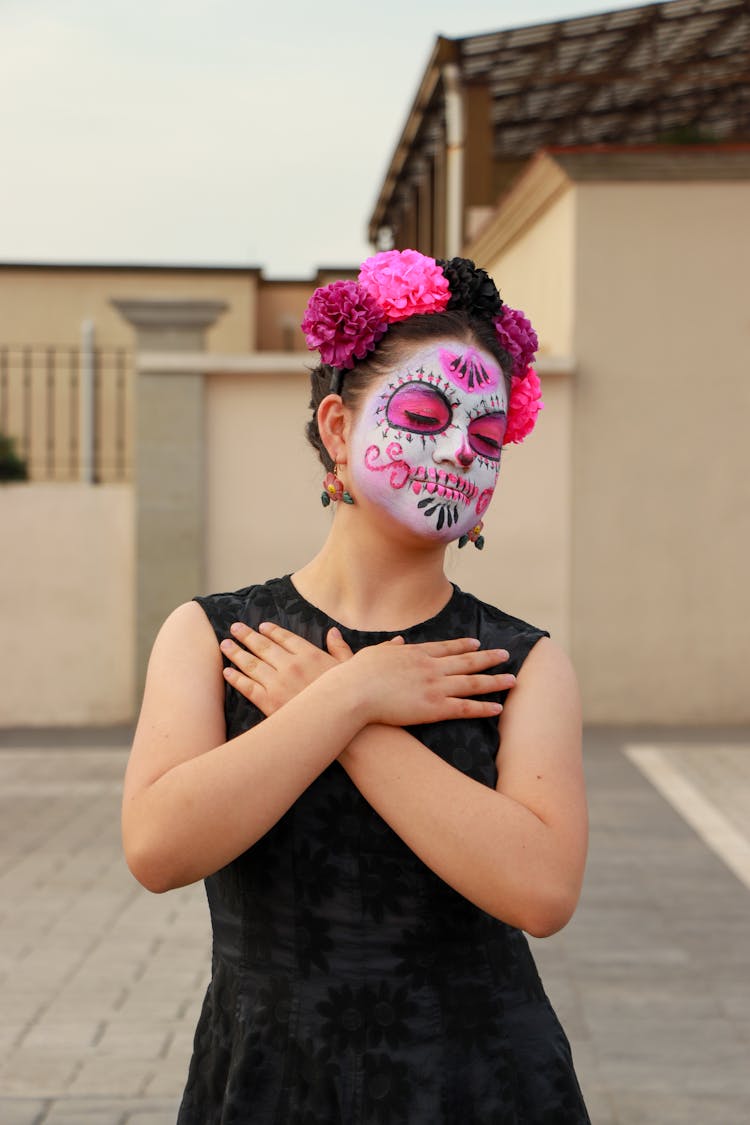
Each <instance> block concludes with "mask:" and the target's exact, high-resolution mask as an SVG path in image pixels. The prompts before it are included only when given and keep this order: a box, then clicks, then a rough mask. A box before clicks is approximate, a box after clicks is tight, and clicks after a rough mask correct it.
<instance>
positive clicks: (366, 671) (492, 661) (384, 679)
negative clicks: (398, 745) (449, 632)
mask: <svg viewBox="0 0 750 1125" xmlns="http://www.w3.org/2000/svg"><path fill="white" fill-rule="evenodd" d="M399 639H401V638H399ZM478 649H479V641H478V640H476V639H475V638H473V637H459V638H456V639H455V640H450V641H428V642H426V643H423V644H415V645H407V644H403V643H402V644H394V643H393V642H392V641H388V642H386V643H385V644H380V645H373V646H372V647H370V648H364V649H362V650H361V651H360V652H358V653H357V654H356V656H353V657H352V658H351V660H350V661H349V662H348V663H347V665H346V668H345V669H342V671H341V673H338V672H337V673H336V675H339V674H340V675H341V676H342V677H345V679H346V681H347V698H350V699H351V700H352V703H353V705H355V706H359V707H361V709H362V712H363V714H364V719H365V725H367V724H369V723H386V724H388V725H389V726H397V727H403V726H414V725H417V724H419V723H436V722H441V721H442V720H445V719H475V718H487V717H489V716H492V715H499V713H500V712H501V711H502V706H501V704H499V703H494V702H491V701H489V700H476V699H471V698H469V697H470V696H474V695H485V694H487V693H489V692H500V691H507V690H508V689H509V688H511V687H513V685H514V684H515V682H516V678H515V676H513V675H511V674H509V673H496V674H494V675H489V674H487V671H486V670H487V669H488V668H493V667H496V666H497V665H498V664H504V663H505V661H506V660H507V659H508V653H507V652H506V651H505V650H504V649H486V650H483V651H478Z"/></svg>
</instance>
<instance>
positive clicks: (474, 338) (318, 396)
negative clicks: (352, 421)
mask: <svg viewBox="0 0 750 1125" xmlns="http://www.w3.org/2000/svg"><path fill="white" fill-rule="evenodd" d="M439 339H453V340H463V341H465V342H466V343H467V344H476V345H478V346H479V347H480V348H482V349H483V350H484V351H486V352H489V354H490V355H491V356H494V358H495V359H496V360H497V362H498V363H499V364H500V367H501V368H502V371H503V374H504V376H505V382H506V385H507V388H508V393H510V373H511V371H512V370H513V359H512V357H511V356H510V355H509V354H508V352H506V351H505V349H504V348H502V347H501V346H500V343H499V341H498V338H497V333H496V332H495V328H494V325H493V324H492V322H491V321H490V320H488V319H486V318H485V317H477V316H472V315H471V314H470V313H468V312H466V311H465V310H464V309H451V310H450V311H447V312H441V313H430V314H429V315H426V316H419V315H418V316H412V317H409V319H408V320H400V321H398V322H397V323H396V324H392V325H390V327H389V328H388V331H387V332H386V334H385V336H384V337H383V338H382V340H381V341H380V343H379V344H378V345H377V347H376V348H375V350H374V351H373V352H371V353H370V355H368V356H366V358H365V359H362V360H360V361H359V362H358V363H357V364H356V365H355V366H354V367H353V368H352V370H351V371H347V372H345V373H344V377H343V380H342V383H341V392H340V393H341V398H342V400H343V402H344V404H345V405H346V406H348V407H350V408H352V409H355V408H356V405H357V402H358V400H359V399H360V398H361V397H362V394H363V393H364V392H365V391H366V390H367V388H368V387H369V386H370V385H371V384H372V383H373V382H374V381H375V380H376V379H379V378H381V377H382V376H383V375H386V374H387V373H388V372H389V371H391V370H392V369H393V368H394V367H395V366H396V365H397V364H398V363H399V362H402V361H403V359H404V355H405V353H406V352H407V351H408V350H413V346H414V345H417V344H422V343H424V342H425V341H427V340H439ZM333 373H334V368H333V367H331V366H330V365H329V364H327V363H319V364H318V366H317V367H314V368H313V369H312V371H311V372H310V408H311V410H312V417H311V419H310V421H309V422H308V423H307V426H306V427H305V434H306V435H307V440H308V441H309V442H310V444H311V445H312V447H313V448H314V449H316V450H317V452H318V457H319V458H320V460H321V462H322V464H323V467H324V468H325V469H326V470H327V471H328V472H330V471H331V470H332V469H333V460H332V459H331V457H330V455H329V453H328V450H327V449H326V447H325V446H324V445H323V440H322V438H321V436H320V430H319V429H318V407H319V406H320V404H321V402H322V401H323V399H324V398H325V397H326V395H328V394H330V392H331V377H332V375H333Z"/></svg>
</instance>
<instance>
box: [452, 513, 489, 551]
mask: <svg viewBox="0 0 750 1125" xmlns="http://www.w3.org/2000/svg"><path fill="white" fill-rule="evenodd" d="M483 527H484V524H483V523H482V521H481V520H480V521H479V523H478V524H477V525H476V526H475V527H472V529H471V531H467V532H466V535H462V536H461V538H460V539H459V541H458V545H459V547H465V546H466V544H467V543H473V544H474V546H475V547H476V549H477V550H478V551H481V550H482V548H483V547H484V536H483V535H482V528H483Z"/></svg>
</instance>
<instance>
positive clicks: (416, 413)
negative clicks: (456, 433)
mask: <svg viewBox="0 0 750 1125" xmlns="http://www.w3.org/2000/svg"><path fill="white" fill-rule="evenodd" d="M385 414H386V419H387V421H388V424H389V425H390V426H393V428H394V429H396V430H406V431H407V432H408V431H410V432H411V433H415V434H439V433H442V431H443V430H445V429H447V428H448V426H449V425H450V424H451V420H452V418H453V408H452V406H451V404H450V403H449V402H448V399H447V398H446V397H445V395H444V394H443V393H442V391H439V390H438V388H437V387H433V386H430V384H429V383H420V382H418V381H417V380H412V381H410V382H408V383H404V384H403V386H401V387H398V388H397V389H396V390H395V391H394V392H393V394H392V395H391V397H390V399H389V400H388V405H387V406H386V411H385Z"/></svg>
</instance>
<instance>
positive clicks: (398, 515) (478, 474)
mask: <svg viewBox="0 0 750 1125" xmlns="http://www.w3.org/2000/svg"><path fill="white" fill-rule="evenodd" d="M507 410H508V400H507V393H506V389H505V379H504V377H503V373H502V371H501V370H500V367H499V365H498V364H497V362H496V361H495V360H494V359H493V358H492V357H491V356H490V355H488V353H486V352H484V351H479V350H478V349H477V348H475V347H472V346H470V345H468V344H464V343H460V342H458V341H450V342H445V343H443V344H441V345H430V346H428V347H425V348H422V349H420V350H419V351H417V352H415V353H414V354H413V355H412V356H411V357H410V358H409V359H408V360H407V361H406V362H405V363H404V364H403V366H401V367H399V368H398V369H396V370H395V371H393V372H392V373H391V375H390V376H388V377H387V378H386V379H384V380H383V382H382V383H380V384H379V385H378V386H377V387H375V388H374V389H373V390H372V391H371V392H370V394H369V395H368V397H367V398H366V399H365V401H364V402H363V404H362V408H361V411H360V414H359V416H358V418H357V420H356V422H355V424H354V429H353V431H352V437H351V456H350V460H349V472H350V475H351V480H352V491H353V492H354V491H355V489H356V494H357V495H359V496H362V497H366V498H367V499H369V500H370V501H372V502H373V503H375V504H378V505H380V506H381V507H383V508H385V509H386V510H387V511H388V512H389V513H390V514H391V515H392V516H393V517H394V518H395V519H397V520H399V522H401V523H403V524H404V525H406V526H407V527H409V528H410V529H411V530H413V531H415V532H417V533H418V534H420V535H426V536H428V537H430V538H433V539H437V540H440V541H443V542H448V541H450V540H451V539H458V538H459V537H460V536H461V535H464V534H465V533H466V532H467V531H469V530H470V529H471V528H472V527H474V525H475V524H476V522H477V519H478V517H481V515H482V513H483V512H484V511H485V510H486V509H487V506H488V504H489V502H490V500H491V498H492V494H493V492H494V490H495V485H496V483H497V476H498V473H499V471H500V451H501V449H502V444H503V438H504V435H505V426H506V416H507Z"/></svg>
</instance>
